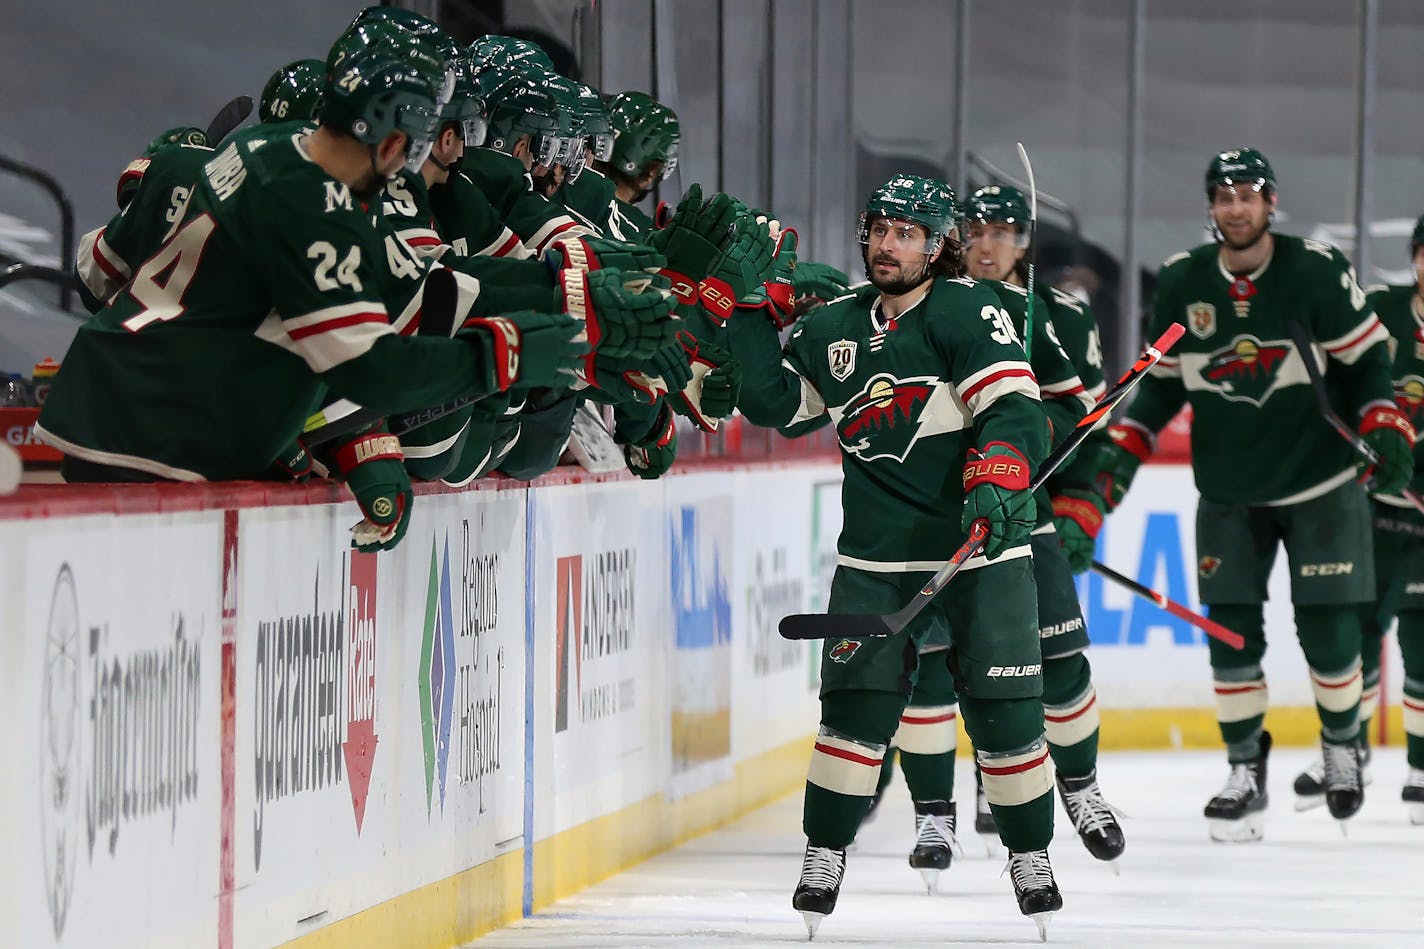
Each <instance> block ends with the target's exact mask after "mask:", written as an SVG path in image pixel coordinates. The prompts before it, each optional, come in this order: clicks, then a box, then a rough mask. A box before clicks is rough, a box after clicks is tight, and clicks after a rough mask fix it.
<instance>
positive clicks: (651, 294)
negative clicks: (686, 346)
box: [554, 270, 681, 359]
mask: <svg viewBox="0 0 1424 949" xmlns="http://www.w3.org/2000/svg"><path fill="white" fill-rule="evenodd" d="M638 273H639V274H640V275H642V276H644V277H647V278H648V279H649V280H651V279H652V277H651V275H648V274H643V273H642V271H638ZM624 282H625V279H624V274H623V272H622V271H621V270H560V271H559V273H558V276H557V277H556V278H555V285H554V309H556V310H565V311H567V312H568V314H569V315H570V316H573V317H575V318H577V319H580V320H582V321H583V322H584V325H585V326H586V327H587V332H588V342H589V345H590V346H592V348H593V350H594V352H597V353H603V354H604V355H605V356H611V357H613V358H615V359H617V358H621V357H631V358H633V359H647V358H648V357H649V356H651V355H652V354H653V353H655V352H657V351H658V350H659V349H661V348H662V347H664V346H666V345H667V344H668V343H671V342H672V341H673V340H674V339H675V338H676V337H677V331H678V328H679V326H680V324H681V321H680V320H677V319H674V318H673V316H672V304H671V303H670V302H669V300H668V299H667V298H666V297H664V296H663V294H662V292H661V291H660V290H659V289H657V288H654V287H646V289H641V290H630V289H628V288H627V287H625V286H624Z"/></svg>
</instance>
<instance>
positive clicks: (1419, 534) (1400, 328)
mask: <svg viewBox="0 0 1424 949" xmlns="http://www.w3.org/2000/svg"><path fill="white" fill-rule="evenodd" d="M1409 250H1410V256H1411V258H1412V262H1413V266H1414V277H1415V280H1414V283H1411V284H1401V285H1397V286H1377V287H1371V288H1370V291H1369V294H1368V300H1369V304H1370V307H1371V308H1372V309H1373V310H1374V311H1375V314H1376V315H1377V316H1378V317H1379V318H1380V321H1381V322H1383V323H1384V325H1385V328H1386V329H1388V330H1389V333H1390V336H1391V337H1392V338H1393V346H1392V348H1393V350H1394V369H1393V375H1394V401H1395V403H1396V404H1398V405H1399V408H1400V411H1402V412H1403V413H1404V414H1405V415H1407V416H1408V417H1409V421H1410V422H1411V423H1412V424H1413V425H1414V427H1415V430H1416V431H1417V430H1418V429H1419V426H1420V425H1424V296H1421V295H1420V288H1421V287H1424V217H1421V218H1419V220H1418V222H1416V223H1415V225H1414V233H1413V234H1412V235H1411V236H1410V245H1409ZM1421 451H1424V448H1421V447H1420V446H1418V445H1416V446H1415V462H1416V464H1415V472H1416V473H1415V476H1414V480H1413V482H1412V483H1411V484H1410V487H1411V488H1413V489H1414V491H1415V492H1416V493H1417V492H1419V491H1424V474H1421V473H1420V472H1421V469H1420V467H1419V465H1418V462H1419V460H1420V459H1419V453H1420V452H1421ZM1370 507H1371V513H1372V516H1373V520H1374V553H1375V599H1374V600H1373V601H1372V602H1370V603H1366V604H1363V605H1362V606H1361V608H1360V625H1361V627H1362V632H1363V637H1362V641H1361V659H1362V661H1363V677H1364V692H1363V694H1362V695H1361V697H1360V753H1361V755H1362V757H1363V759H1364V762H1365V766H1366V768H1368V765H1369V759H1370V750H1369V743H1368V732H1369V724H1370V720H1371V719H1372V718H1373V717H1374V716H1375V713H1376V712H1377V711H1378V710H1379V700H1380V646H1381V644H1382V642H1383V640H1384V635H1385V632H1386V631H1387V630H1388V629H1389V626H1390V623H1392V622H1393V621H1394V620H1395V619H1396V618H1397V619H1398V620H1399V626H1398V635H1399V651H1400V654H1401V655H1402V656H1403V658H1404V735H1405V744H1406V756H1407V758H1408V762H1409V775H1408V777H1407V778H1406V779H1405V784H1404V791H1403V793H1402V797H1403V798H1404V802H1405V806H1406V807H1407V808H1408V810H1409V819H1410V821H1411V822H1412V823H1415V824H1424V594H1421V592H1420V591H1421V590H1424V515H1421V514H1420V513H1419V511H1418V510H1417V509H1415V507H1414V506H1413V505H1412V504H1411V503H1410V502H1409V501H1406V500H1405V499H1404V498H1403V497H1400V496H1398V495H1389V494H1378V493H1377V494H1375V495H1374V496H1373V497H1372V498H1371V499H1370ZM1324 776H1325V775H1324V763H1323V761H1316V762H1315V763H1314V764H1312V765H1311V767H1310V768H1308V769H1307V770H1306V771H1305V772H1303V773H1302V774H1301V775H1299V776H1298V777H1297V778H1296V780H1295V793H1296V809H1297V810H1308V809H1310V808H1313V807H1318V806H1319V805H1321V804H1323V803H1325V786H1324V783H1323V782H1324ZM1364 781H1365V783H1366V784H1368V783H1369V772H1368V771H1366V772H1365V778H1364Z"/></svg>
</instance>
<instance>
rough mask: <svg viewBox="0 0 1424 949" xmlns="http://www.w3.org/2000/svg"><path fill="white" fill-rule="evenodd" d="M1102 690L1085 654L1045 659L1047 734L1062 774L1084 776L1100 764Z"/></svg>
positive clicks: (1044, 697)
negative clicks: (1097, 688)
mask: <svg viewBox="0 0 1424 949" xmlns="http://www.w3.org/2000/svg"><path fill="white" fill-rule="evenodd" d="M1098 723H1099V719H1098V693H1097V690H1095V689H1094V688H1093V681H1092V670H1091V668H1090V666H1089V665H1088V657H1087V656H1086V655H1084V654H1083V653H1077V654H1075V655H1072V656H1062V657H1059V658H1055V659H1044V660H1043V733H1044V737H1045V738H1047V739H1048V750H1049V753H1050V754H1052V756H1053V765H1054V767H1055V768H1056V769H1057V771H1058V773H1059V774H1061V775H1067V776H1069V777H1072V778H1082V777H1086V776H1087V775H1090V774H1092V773H1093V771H1094V769H1096V768H1097V766H1098Z"/></svg>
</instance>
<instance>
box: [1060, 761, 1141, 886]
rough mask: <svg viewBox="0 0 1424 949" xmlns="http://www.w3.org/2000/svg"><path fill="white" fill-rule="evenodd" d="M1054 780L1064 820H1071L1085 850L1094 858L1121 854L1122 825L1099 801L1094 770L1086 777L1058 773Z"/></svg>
mask: <svg viewBox="0 0 1424 949" xmlns="http://www.w3.org/2000/svg"><path fill="white" fill-rule="evenodd" d="M1057 781H1058V796H1059V798H1061V799H1062V801H1063V809H1064V810H1066V811H1067V812H1068V819H1069V820H1071V821H1072V822H1073V826H1074V828H1076V829H1077V831H1078V836H1079V837H1080V838H1081V839H1082V841H1083V846H1084V847H1087V848H1088V853H1090V854H1092V855H1093V856H1094V857H1095V858H1097V859H1098V860H1116V859H1117V858H1118V857H1120V856H1122V852H1123V850H1124V849H1125V848H1126V847H1127V841H1126V840H1124V839H1123V836H1122V827H1121V826H1120V825H1119V824H1118V822H1117V816H1116V815H1115V814H1114V813H1113V809H1112V807H1111V806H1109V805H1108V803H1107V801H1104V800H1103V792H1102V790H1101V789H1100V788H1099V787H1098V772H1097V769H1094V770H1093V771H1092V773H1090V774H1089V775H1088V776H1087V777H1086V778H1066V777H1064V776H1063V774H1062V772H1059V774H1058V777H1057ZM1114 869H1116V868H1114Z"/></svg>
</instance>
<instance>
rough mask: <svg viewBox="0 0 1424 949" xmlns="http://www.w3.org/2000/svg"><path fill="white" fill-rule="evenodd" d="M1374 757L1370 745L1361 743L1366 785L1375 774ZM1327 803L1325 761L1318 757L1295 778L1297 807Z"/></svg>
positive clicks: (1318, 805)
mask: <svg viewBox="0 0 1424 949" xmlns="http://www.w3.org/2000/svg"><path fill="white" fill-rule="evenodd" d="M1372 757H1374V756H1373V754H1372V753H1371V752H1370V746H1369V745H1367V744H1365V743H1364V742H1361V743H1360V765H1361V769H1360V773H1361V776H1362V778H1363V780H1364V784H1365V787H1369V784H1370V782H1371V781H1373V780H1374V775H1373V774H1372V773H1371V771H1370V759H1371V758H1372ZM1324 804H1325V762H1324V760H1323V759H1321V758H1316V759H1315V760H1314V761H1313V762H1311V764H1310V767H1308V768H1306V769H1305V770H1304V771H1302V772H1301V773H1300V774H1298V775H1296V778H1295V809H1296V810H1298V811H1309V810H1313V809H1314V808H1317V807H1321V806H1323V805H1324Z"/></svg>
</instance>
